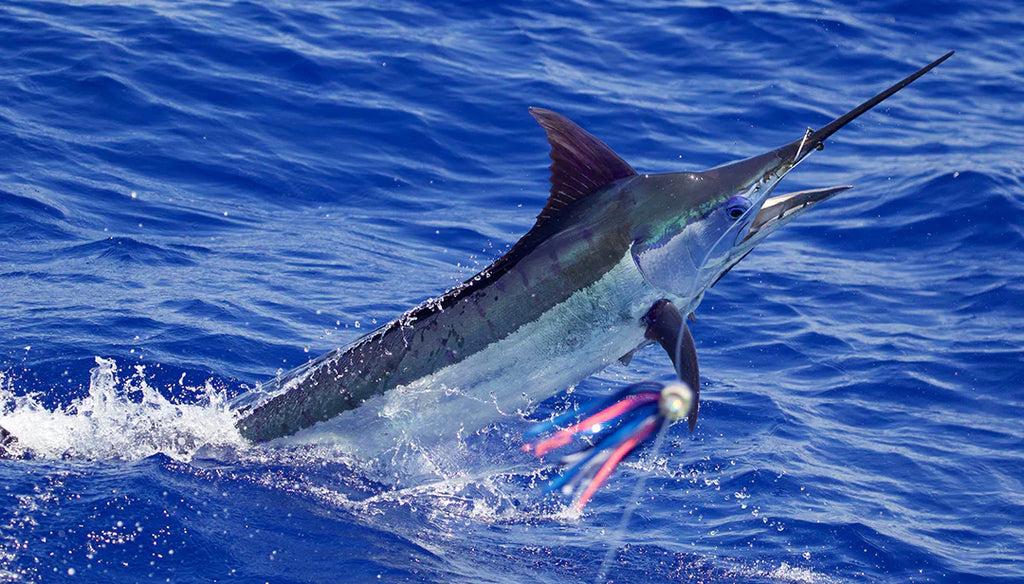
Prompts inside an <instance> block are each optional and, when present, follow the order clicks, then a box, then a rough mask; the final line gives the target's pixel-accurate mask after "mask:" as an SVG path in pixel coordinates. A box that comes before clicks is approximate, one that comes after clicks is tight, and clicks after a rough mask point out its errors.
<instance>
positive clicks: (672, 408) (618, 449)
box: [523, 381, 696, 511]
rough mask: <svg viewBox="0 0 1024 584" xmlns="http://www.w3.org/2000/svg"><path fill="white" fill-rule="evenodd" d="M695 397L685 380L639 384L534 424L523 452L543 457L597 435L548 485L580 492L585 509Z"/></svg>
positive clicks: (568, 492) (576, 494) (570, 493)
mask: <svg viewBox="0 0 1024 584" xmlns="http://www.w3.org/2000/svg"><path fill="white" fill-rule="evenodd" d="M695 397H696V396H695V394H694V391H693V390H692V389H690V387H689V385H687V384H686V383H682V382H675V383H659V382H653V381H645V382H641V383H635V384H633V385H630V386H629V387H626V388H625V389H622V390H620V391H619V392H617V393H615V394H614V395H612V396H610V397H608V398H606V399H603V400H596V401H594V402H593V403H590V404H588V405H586V406H584V407H583V408H581V409H579V410H573V411H569V412H566V413H564V414H562V415H559V416H556V417H554V418H552V419H551V420H547V421H545V422H541V423H539V424H536V425H534V426H533V427H531V428H530V429H529V430H527V431H526V432H524V434H523V438H524V439H526V440H527V442H526V443H525V444H524V445H523V451H525V452H533V453H534V454H535V455H537V457H543V456H544V455H546V454H547V453H548V452H551V451H552V450H555V449H558V448H561V447H563V446H566V445H568V444H570V443H571V442H572V441H573V439H574V438H587V437H591V436H596V439H594V440H592V441H590V443H591V445H590V446H587V447H584V448H583V449H582V450H579V451H578V452H575V453H572V454H568V455H565V456H563V457H562V458H561V460H560V461H559V464H561V465H563V466H566V467H568V468H567V469H566V470H565V471H563V472H562V474H561V475H560V476H558V477H557V478H555V479H553V480H552V481H551V482H550V483H548V486H547V490H548V492H551V491H556V490H557V491H560V492H561V493H562V494H563V495H567V496H574V497H575V498H576V502H575V504H574V506H575V508H576V510H577V511H581V510H583V507H585V506H586V504H587V502H588V501H590V499H591V497H593V495H594V493H595V492H596V491H597V490H598V489H599V488H601V486H602V485H604V484H605V483H606V482H607V481H608V477H609V476H611V474H612V472H613V471H614V470H615V468H616V467H617V466H618V465H619V463H620V462H622V460H623V459H624V458H625V457H626V456H628V455H629V454H630V453H631V452H633V451H634V450H636V449H637V448H638V447H639V446H640V445H642V444H644V443H645V442H647V441H649V440H650V439H651V437H652V436H656V435H657V434H658V433H659V432H660V431H661V429H662V428H664V427H666V426H667V425H669V424H671V423H673V422H675V421H677V420H680V419H683V418H686V417H687V416H688V415H689V413H690V412H691V408H692V405H693V402H694V399H695ZM545 435H546V437H543V438H542V436H545Z"/></svg>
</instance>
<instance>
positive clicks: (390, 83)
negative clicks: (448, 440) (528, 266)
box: [0, 0, 1024, 584]
mask: <svg viewBox="0 0 1024 584" xmlns="http://www.w3.org/2000/svg"><path fill="white" fill-rule="evenodd" d="M953 49H955V50H956V51H957V53H956V55H955V56H954V57H953V58H951V59H950V60H949V61H947V62H946V63H944V64H943V65H941V66H940V67H939V68H937V69H936V70H935V71H933V72H931V73H929V74H928V75H926V76H925V77H924V78H922V79H921V80H919V81H917V82H916V83H914V84H913V85H911V86H910V87H908V88H907V89H905V90H903V91H902V92H900V93H899V94H897V95H896V96H895V97H893V98H892V99H890V100H888V101H886V102H885V103H884V104H883V105H882V106H880V107H879V108H877V109H876V110H874V111H872V112H870V113H868V114H867V115H865V116H864V117H862V118H861V119H859V120H857V121H856V122H854V123H853V124H852V125H851V126H849V127H847V128H845V129H843V130H842V131H841V132H839V133H838V134H837V135H836V136H834V137H833V138H832V139H830V140H829V142H828V144H827V146H826V148H825V149H824V151H823V152H821V153H816V154H815V155H814V156H812V157H811V158H810V159H808V161H807V162H805V163H804V164H803V165H801V167H800V168H799V169H798V170H797V171H795V172H794V173H793V174H792V175H791V176H790V177H789V178H787V179H786V180H785V181H784V182H783V184H782V186H780V192H784V191H786V190H798V189H802V188H810V187H818V186H828V185H843V184H852V185H855V186H856V188H855V189H853V190H851V191H848V192H845V193H843V194H841V195H840V196H837V197H836V198H834V199H833V200H830V201H829V202H827V203H825V204H823V205H821V206H820V207H819V208H816V209H814V210H813V211H812V212H809V213H808V214H807V215H806V216H803V217H801V218H800V219H799V220H797V221H795V222H794V223H792V224H790V225H789V226H787V227H785V228H784V229H783V230H782V231H780V232H779V233H777V234H775V235H773V236H772V237H771V238H769V239H768V240H767V241H766V242H765V243H763V244H762V245H761V246H760V247H759V248H758V249H757V250H756V251H755V252H754V253H753V254H751V255H750V256H749V257H748V258H746V259H745V260H744V261H743V262H742V263H741V264H739V265H738V266H737V267H736V268H735V269H733V270H732V272H731V273H729V274H728V275H727V276H726V277H725V278H724V279H722V281H721V282H719V283H718V285H716V286H715V287H714V288H713V289H712V290H710V291H709V293H708V295H707V297H706V299H705V300H704V303H703V305H702V306H701V308H700V309H699V310H698V311H697V322H696V323H695V324H693V325H691V327H692V330H693V333H694V335H695V337H696V343H697V348H698V351H699V354H700V359H701V372H702V377H703V384H704V385H703V388H702V395H703V407H702V408H701V416H700V420H699V422H698V424H697V427H696V431H695V432H693V434H689V433H688V432H687V431H686V428H685V427H684V425H677V426H674V427H672V428H671V430H670V431H669V433H668V436H667V438H666V440H665V442H664V443H663V445H662V446H661V448H658V449H654V448H650V447H649V448H647V449H646V450H645V451H644V452H643V453H642V455H641V456H638V457H634V458H633V459H632V460H631V461H629V462H628V463H627V464H625V465H624V467H623V468H621V469H620V471H619V472H618V473H617V474H616V475H614V476H613V478H612V479H611V481H610V483H609V484H608V486H607V487H605V488H604V489H602V490H601V491H599V492H598V494H597V496H596V497H595V499H594V500H593V501H592V502H591V504H590V505H589V506H587V507H586V509H585V510H584V511H583V512H582V513H576V512H574V511H572V510H571V509H570V502H569V501H566V500H562V499H560V498H559V497H558V496H557V495H544V493H543V484H544V478H545V477H546V476H550V473H552V472H553V471H552V469H550V468H545V467H544V465H543V463H540V462H537V461H535V460H533V459H531V458H530V457H528V456H525V455H524V454H523V453H521V452H519V451H518V449H517V444H518V440H519V436H520V435H521V433H522V431H523V430H524V429H526V428H527V427H528V426H529V425H530V422H531V421H533V420H539V419H544V418H545V417H546V416H549V415H550V414H551V412H553V411H560V410H562V409H564V408H566V407H571V406H572V405H574V404H579V403H583V402H585V401H589V400H592V399H594V398H597V397H600V396H603V395H606V394H607V393H609V392H610V391H613V390H614V389H615V388H617V387H620V386H622V385H623V384H625V383H630V382H634V381H639V380H643V379H654V380H660V381H668V380H670V379H671V378H672V370H671V366H670V364H669V362H668V359H667V358H666V357H665V355H664V354H663V353H662V352H661V351H660V350H657V349H656V348H650V349H647V350H645V351H643V352H641V353H640V354H639V355H638V356H637V358H635V359H634V360H633V362H632V363H630V364H629V365H628V366H624V365H620V364H616V365H614V366H612V367H609V368H608V369H606V370H605V371H603V372H602V373H600V374H599V375H596V376H594V377H592V378H590V379H587V380H585V381H583V382H582V383H580V384H579V385H578V386H577V387H575V388H566V392H565V393H563V394H560V395H557V396H554V397H553V398H551V399H550V400H548V401H546V402H544V403H541V404H536V407H535V408H533V409H532V410H531V411H520V412H510V413H509V414H508V415H507V416H505V417H503V418H498V419H495V420H494V424H493V425H492V426H491V427H489V428H487V429H486V430H485V431H484V432H482V433H480V434H477V435H473V436H466V437H464V438H463V439H462V440H461V441H460V442H459V443H458V444H447V445H442V446H438V447H436V448H435V450H434V451H431V452H427V453H426V454H427V455H429V456H436V457H450V456H455V455H456V454H458V456H460V457H462V458H461V459H463V460H467V461H469V462H467V463H466V464H465V466H464V468H462V470H461V471H460V472H457V473H455V474H454V476H445V477H439V478H438V479H437V480H436V481H425V482H418V483H414V484H406V483H403V482H402V480H401V479H402V477H397V476H396V477H393V478H394V480H380V479H379V477H377V476H376V475H375V474H373V473H370V472H369V470H368V466H367V465H368V462H367V461H364V460H360V459H358V458H354V457H351V456H349V455H347V454H346V453H345V452H344V451H343V449H340V448H334V447H331V446H329V445H327V446H317V447H313V446H303V447H289V446H280V445H278V446H275V445H270V446H259V447H254V446H250V445H247V444H246V443H244V442H243V441H242V440H241V439H240V438H239V436H238V435H237V433H236V432H235V431H234V430H233V426H232V414H231V412H230V411H229V410H228V408H227V406H226V402H227V401H228V400H229V399H230V398H231V397H233V396H234V395H237V394H238V393H240V392H242V391H245V390H246V389H248V388H251V387H254V386H255V385H256V384H257V383H258V382H260V381H261V380H265V379H267V378H269V377H271V376H273V375H275V374H276V373H277V372H280V371H284V370H288V369H290V368H292V367H294V366H296V365H299V364H302V363H304V362H306V361H307V360H308V359H311V358H313V357H316V356H317V355H319V354H321V353H324V352H326V351H328V350H330V349H333V348H335V347H338V346H341V345H344V344H346V343H349V342H351V341H353V340H354V339H356V338H358V337H359V336H360V335H361V334H364V333H366V332H368V331H370V330H372V329H373V328H375V327H376V326H379V325H381V324H383V323H385V322H387V321H388V320H390V319H392V318H395V317H397V316H399V315H400V314H401V313H402V312H403V311H404V310H406V309H408V308H410V307H412V306H414V305H416V304H417V303H419V302H421V301H423V300H425V299H427V298H430V297H432V296H436V295H438V294H440V293H441V292H443V291H444V290H446V289H447V288H450V287H451V286H453V285H455V284H456V283H458V282H460V281H462V280H464V279H466V278H469V277H471V276H472V275H473V274H474V273H475V272H477V271H478V270H480V269H482V268H483V267H485V266H486V265H487V264H488V263H489V262H490V261H492V260H493V259H495V258H496V257H498V256H499V255H500V254H501V253H502V252H503V251H505V250H507V249H508V248H509V247H510V246H511V245H512V244H513V243H514V242H515V241H516V240H517V238H518V237H519V236H520V235H522V234H523V233H525V232H526V231H527V230H528V229H529V228H530V226H531V225H532V224H533V221H534V218H535V217H536V215H537V213H538V212H539V211H540V209H541V208H542V206H543V205H544V201H545V200H546V195H547V190H548V183H547V166H548V164H549V159H548V145H547V142H546V141H545V138H544V134H543V132H542V131H541V129H540V128H539V127H538V126H537V125H536V124H535V123H534V121H533V120H532V119H531V117H530V116H529V115H528V113H527V108H528V107H529V106H543V107H547V108H551V109H554V110H556V111H559V112H561V113H563V114H565V115H567V116H568V117H570V118H571V119H573V120H575V121H577V122H578V123H580V124H581V125H582V126H583V127H584V128H586V129H588V130H589V131H590V132H592V133H593V134H595V135H597V136H599V137H600V138H602V139H603V140H604V141H605V142H607V143H608V144H609V145H611V147H613V148H614V149H615V150H616V151H617V152H618V153H619V154H620V155H621V156H622V157H623V158H624V159H626V160H628V161H629V162H630V163H631V164H633V166H634V167H636V168H637V169H638V170H640V171H641V172H644V171H648V172H664V171H676V170H700V169H704V168H707V167H711V166H716V165H719V164H722V163H725V162H728V161H731V160H735V159H738V158H743V157H747V156H750V155H754V154H759V153H761V152H763V151H766V150H768V149H770V148H774V147H777V146H779V145H782V144H785V143H788V142H790V141H792V140H795V139H797V138H798V137H799V136H800V135H801V134H802V133H803V131H804V129H805V128H806V127H808V126H810V127H820V126H821V125H822V124H824V123H826V122H827V121H829V120H830V119H832V118H833V117H835V116H837V115H839V114H841V113H843V112H844V111H846V110H847V109H849V108H850V107H853V106H854V105H856V104H858V103H860V102H861V101H863V100H865V99H867V98H868V97H870V96H872V95H874V94H875V93H876V92H878V91H880V90H882V89H884V88H885V87H887V86H888V85H889V84H891V83H894V82H895V81H897V80H899V79H901V78H902V77H904V76H905V75H907V74H909V73H911V72H913V71H914V70H916V69H917V68H918V67H920V66H922V65H924V64H926V63H928V62H930V61H931V60H933V59H936V58H938V57H939V56H941V55H943V54H944V53H946V52H947V51H949V50H953ZM0 55H2V58H0V426H3V427H6V428H8V429H9V430H11V431H12V432H14V433H15V434H16V435H17V436H18V437H19V439H20V445H21V447H22V448H23V449H25V450H27V452H28V457H27V458H25V459H19V460H0V582H5V583H6V582H111V583H121V582H124V583H127V582H150V581H153V582H157V581H159V582H174V583H185V582H239V583H243V582H244V583H248V582H252V583H261V582H270V583H300V582H303V583H304V582H345V583H360V582H437V583H467V584H468V583H535V582H536V583H559V584H561V583H571V582H584V583H590V582H596V581H600V582H605V581H612V582H616V583H620V582H645V583H657V582H692V583H698V582H700V583H719V582H729V583H732V582H744V583H746V582H752V583H767V582H772V583H775V582H782V583H800V584H804V583H856V582H882V583H906V582H916V583H928V582H934V583H946V582H948V583H968V582H970V583H974V582H978V583H992V584H995V583H999V584H1018V583H1020V582H1024V349H1022V347H1024V145H1022V142H1024V139H1022V136H1024V107H1022V105H1021V104H1022V103H1024V11H1022V10H1021V7H1020V4H1019V3H1018V2H1014V1H999V0H979V1H976V2H949V1H943V2H913V3H904V2H895V1H893V0H874V1H870V2H836V1H831V0H827V1H817V0H812V1H804V2H767V3H760V2H751V3H730V4H729V5H728V6H715V5H712V4H707V3H703V2H662V1H659V0H654V1H644V2H639V1H637V0H623V1H613V2H584V1H572V2H522V1H512V2H501V3H486V2H482V3H478V2H409V1H401V0H398V1H388V2H380V3H372V2H345V1H341V2H338V1H327V2H309V1H289V0H267V1H264V2H245V1H195V0H184V1H140V2H114V1H102V2H92V1H82V0H78V1H73V2H41V1H32V0H27V1H18V0H15V1H13V2H5V3H3V4H2V5H0ZM449 422H450V421H449V420H446V421H438V423H449ZM415 446H416V445H414V444H413V445H410V447H415ZM374 462H375V463H377V464H379V463H380V462H381V461H379V460H378V461H374ZM602 575H603V577H602Z"/></svg>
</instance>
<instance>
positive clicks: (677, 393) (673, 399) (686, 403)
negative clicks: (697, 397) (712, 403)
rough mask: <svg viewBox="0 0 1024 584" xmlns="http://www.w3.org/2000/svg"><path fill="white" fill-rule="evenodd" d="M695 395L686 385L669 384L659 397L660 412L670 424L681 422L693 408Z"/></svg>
mask: <svg viewBox="0 0 1024 584" xmlns="http://www.w3.org/2000/svg"><path fill="white" fill-rule="evenodd" d="M693 400H694V394H693V390H692V389H690V386H689V385H686V384H685V383H669V384H667V385H666V386H665V387H664V388H663V389H662V390H661V395H660V396H659V397H658V411H660V412H661V415H662V416H665V419H667V420H668V421H670V422H674V421H676V420H681V419H683V418H685V417H687V416H688V415H689V414H690V410H691V409H692V408H693Z"/></svg>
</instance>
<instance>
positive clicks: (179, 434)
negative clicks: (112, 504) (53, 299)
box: [0, 357, 246, 461]
mask: <svg viewBox="0 0 1024 584" xmlns="http://www.w3.org/2000/svg"><path fill="white" fill-rule="evenodd" d="M90 373H91V375H90V379H89V394H88V395H87V396H85V397H83V398H81V399H77V400H75V401H73V402H72V403H70V404H68V405H67V406H65V407H62V408H58V409H57V410H48V409H46V408H45V407H43V405H42V404H41V403H40V401H39V400H38V399H37V398H36V397H35V396H32V395H27V396H18V397H15V395H14V391H13V390H14V381H13V380H12V379H11V378H10V377H9V376H8V375H6V374H4V373H2V372H0V426H2V427H4V428H6V429H7V430H8V431H10V432H11V433H12V434H14V435H15V436H16V437H17V438H18V442H17V443H16V444H15V445H14V447H13V448H12V450H13V452H14V453H15V454H28V455H30V456H32V457H35V458H48V459H53V458H75V459H86V460H140V459H143V458H146V457H148V456H152V455H154V454H157V453H163V454H166V455H167V456H170V457H172V458H175V459H178V460H185V461H188V460H190V459H191V458H192V456H193V455H194V454H195V453H196V451H198V450H199V448H201V447H203V446H234V447H243V446H245V444H246V443H245V441H244V440H243V438H242V437H241V436H240V435H239V434H238V432H237V431H236V430H235V425H234V416H233V414H232V413H231V411H230V410H229V409H228V407H227V399H226V396H225V394H224V392H223V390H218V389H216V388H214V387H213V386H212V385H211V384H210V383H209V382H207V383H206V384H205V385H204V386H202V387H195V388H187V387H186V388H185V389H188V390H191V391H193V392H195V393H196V394H197V395H198V399H197V400H196V401H195V403H188V404H185V403H173V402H172V401H170V400H168V399H167V398H165V397H164V396H163V395H161V393H160V392H159V391H157V390H156V389H155V388H153V387H151V386H150V385H149V383H148V382H147V380H146V378H145V370H144V368H143V367H142V366H137V367H136V368H135V371H134V373H132V374H131V375H130V376H128V377H126V378H124V379H121V378H120V377H119V375H118V368H117V364H116V362H115V361H114V360H113V359H104V358H101V357H97V358H96V367H94V368H93V369H92V370H91V371H90Z"/></svg>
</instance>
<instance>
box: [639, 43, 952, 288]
mask: <svg viewBox="0 0 1024 584" xmlns="http://www.w3.org/2000/svg"><path fill="white" fill-rule="evenodd" d="M952 54H953V53H952V52H950V53H948V54H946V55H945V56H943V57H942V58H940V59H938V60H936V61H934V62H933V63H931V64H929V65H927V66H926V67H923V68H922V69H920V70H918V71H917V72H915V73H914V74H913V75H911V76H909V77H907V78H906V79H904V80H902V81H900V82H899V83H897V84H896V85H893V86H892V87H890V88H889V89H887V90H885V91H883V92H882V93H880V94H878V95H876V96H875V97H873V98H871V99H870V100H868V101H866V102H864V103H863V104H861V105H860V106H858V107H856V108H854V109H853V110H850V111H849V112H847V113H846V114H843V115H842V116H840V117H838V118H836V119H835V120H833V121H832V122H830V123H829V124H827V125H825V126H824V127H822V128H821V129H819V130H811V129H808V130H807V132H806V133H805V134H804V135H803V137H801V138H800V139H798V140H795V141H793V142H792V143H790V144H787V145H785V146H782V147H780V148H776V149H775V150H772V151H769V152H766V153H764V154H761V155H759V156H754V157H752V158H747V159H745V160H740V161H737V162H732V163H729V164H726V165H723V166H719V167H716V168H712V169H709V170H706V171H703V172H680V173H667V174H649V175H637V176H635V177H632V179H631V180H632V181H633V182H632V184H631V185H629V187H628V188H629V190H630V191H632V196H633V199H634V200H635V201H636V215H635V217H634V223H633V233H632V237H633V247H632V254H633V259H634V261H635V262H636V265H637V267H638V268H639V270H640V272H641V274H642V275H643V277H644V279H645V280H646V281H647V282H648V283H649V284H651V285H652V286H654V287H656V288H658V289H660V290H662V291H663V292H665V293H666V294H669V295H671V296H674V297H676V298H677V299H679V300H682V301H683V302H684V303H685V304H687V305H689V306H691V307H692V306H695V305H696V304H697V303H698V302H699V300H700V298H701V297H702V295H703V293H704V291H705V290H706V289H707V288H708V287H710V286H711V285H713V284H714V283H715V282H716V281H718V279H719V278H721V277H722V276H723V275H724V274H725V273H726V272H728V271H729V269H731V268H732V267H733V266H734V265H736V263H737V262H739V261H740V260H741V259H743V258H744V257H745V256H746V255H747V254H748V253H750V251H751V250H752V249H753V248H754V247H755V246H756V245H757V244H758V243H760V242H761V241H762V240H763V239H764V238H765V237H767V236H768V235H769V234H771V233H772V232H774V231H775V230H776V229H778V228H779V227H781V226H783V225H785V224H786V223H788V222H790V221H792V220H793V219H794V218H796V217H797V216H798V215H800V214H802V213H804V212H805V211H806V210H808V209H810V208H811V207H813V206H815V205H817V204H818V203H821V202H822V201H824V200H826V199H828V198H830V197H832V196H833V195H835V194H836V193H839V192H842V191H844V190H846V189H849V188H851V187H849V186H836V187H828V188H821V189H812V190H807V191H800V192H796V193H787V194H783V195H775V194H774V190H775V187H776V186H777V185H778V184H779V182H780V181H781V180H782V179H783V178H784V177H785V176H786V175H787V174H788V173H789V171H791V170H792V169H793V168H795V167H796V166H797V165H798V164H799V163H800V162H801V161H803V160H804V159H805V158H807V156H808V155H809V154H810V153H811V152H814V151H816V150H820V149H821V148H822V147H823V146H824V141H825V139H826V138H828V137H829V136H831V135H832V134H834V133H835V132H836V131H838V130H839V129H840V128H842V127H843V126H845V125H846V124H848V123H849V122H851V121H852V120H853V119H855V118H857V117H858V116H860V115H861V114H863V113H864V112H866V111H868V110H869V109H871V108H873V107H874V106H876V105H878V104H879V103H881V102H882V101H884V100H885V99H887V98H889V97H890V96H892V95H893V94H895V93H896V92H897V91H899V90H901V89H903V88H904V87H906V86H907V85H909V84H910V83H912V82H913V81H914V80H916V79H917V78H919V77H920V76H922V75H924V74H925V73H927V72H928V71H930V70H931V69H933V68H934V67H936V66H938V65H939V64H940V63H942V62H943V61H945V60H946V59H948V58H949V57H950V56H951V55H952Z"/></svg>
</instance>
